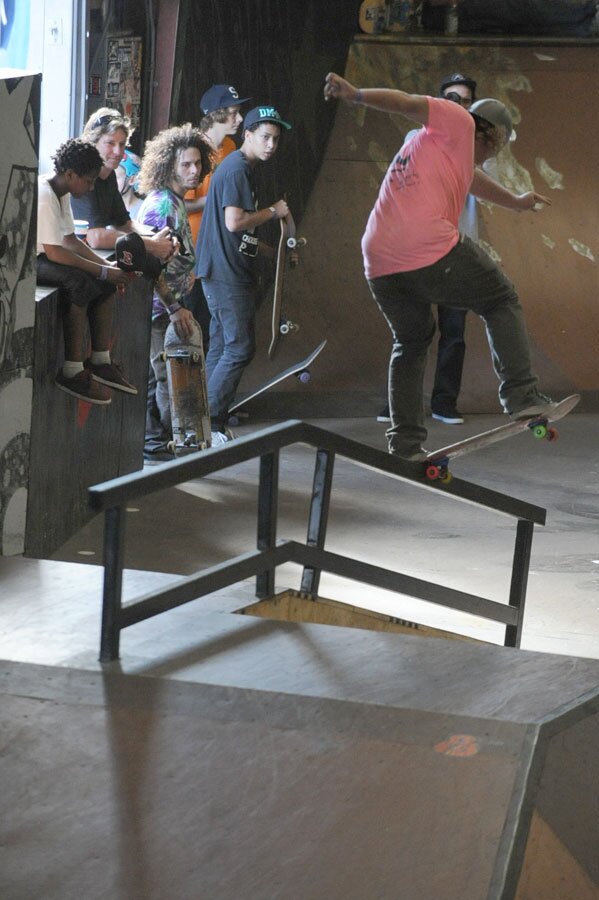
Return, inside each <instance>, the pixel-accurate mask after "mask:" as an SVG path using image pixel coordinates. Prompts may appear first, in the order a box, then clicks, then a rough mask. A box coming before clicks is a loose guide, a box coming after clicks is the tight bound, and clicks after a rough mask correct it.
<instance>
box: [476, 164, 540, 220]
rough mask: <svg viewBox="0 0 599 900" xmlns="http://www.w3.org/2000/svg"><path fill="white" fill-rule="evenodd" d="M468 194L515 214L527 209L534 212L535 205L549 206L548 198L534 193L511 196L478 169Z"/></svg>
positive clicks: (509, 192)
mask: <svg viewBox="0 0 599 900" xmlns="http://www.w3.org/2000/svg"><path fill="white" fill-rule="evenodd" d="M470 193H471V194H474V196H475V197H478V198H479V199H481V200H487V201H488V202H489V203H496V204H497V205H498V206H505V207H506V208H507V209H513V210H515V212H522V211H523V210H527V209H532V210H533V211H534V210H535V208H536V206H537V204H543V205H545V206H551V200H550V199H549V197H544V196H543V194H537V193H536V191H527V192H526V193H525V194H512V192H511V191H508V189H507V188H504V187H503V185H501V184H499V183H498V182H497V181H495V180H494V179H493V178H490V177H489V176H488V175H487V173H486V172H483V170H482V169H479V168H478V167H477V168H475V170H474V177H473V179H472V184H471V185H470Z"/></svg>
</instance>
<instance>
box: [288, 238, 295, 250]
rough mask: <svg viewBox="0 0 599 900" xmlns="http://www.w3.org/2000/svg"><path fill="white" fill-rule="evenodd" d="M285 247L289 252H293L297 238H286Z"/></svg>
mask: <svg viewBox="0 0 599 900" xmlns="http://www.w3.org/2000/svg"><path fill="white" fill-rule="evenodd" d="M287 246H288V247H289V249H290V250H295V248H296V247H297V238H294V237H290V238H287Z"/></svg>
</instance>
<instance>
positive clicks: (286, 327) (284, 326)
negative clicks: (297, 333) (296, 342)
mask: <svg viewBox="0 0 599 900" xmlns="http://www.w3.org/2000/svg"><path fill="white" fill-rule="evenodd" d="M279 331H280V332H281V334H289V323H288V322H283V324H282V325H279Z"/></svg>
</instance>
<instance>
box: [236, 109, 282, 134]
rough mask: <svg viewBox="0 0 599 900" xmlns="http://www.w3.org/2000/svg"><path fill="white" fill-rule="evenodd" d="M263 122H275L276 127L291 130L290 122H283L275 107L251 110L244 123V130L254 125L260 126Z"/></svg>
mask: <svg viewBox="0 0 599 900" xmlns="http://www.w3.org/2000/svg"><path fill="white" fill-rule="evenodd" d="M261 122H273V123H274V124H275V125H280V126H281V128H286V129H288V130H289V129H290V128H291V125H290V124H289V122H284V121H283V119H282V118H281V116H280V114H279V113H278V112H277V110H276V109H275V108H274V106H256V107H255V108H254V109H250V111H249V113H248V114H247V115H246V117H245V119H244V121H243V130H244V131H245V130H246V128H252V126H253V125H259V124H260V123H261Z"/></svg>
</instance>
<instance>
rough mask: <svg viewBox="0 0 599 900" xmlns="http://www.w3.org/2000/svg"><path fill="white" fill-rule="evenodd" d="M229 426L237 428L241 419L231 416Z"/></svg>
mask: <svg viewBox="0 0 599 900" xmlns="http://www.w3.org/2000/svg"><path fill="white" fill-rule="evenodd" d="M227 425H230V426H231V428H235V426H236V425H239V419H238V418H237V416H229V418H228V419H227Z"/></svg>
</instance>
